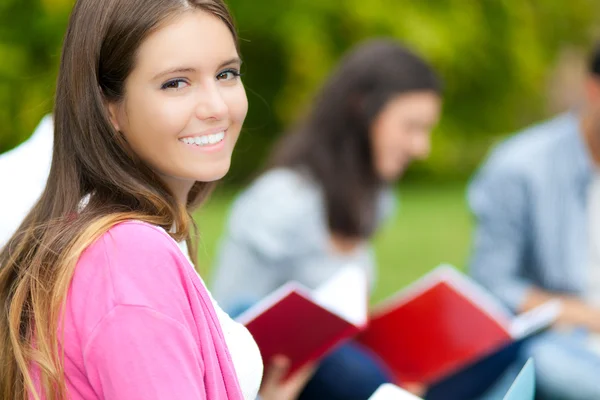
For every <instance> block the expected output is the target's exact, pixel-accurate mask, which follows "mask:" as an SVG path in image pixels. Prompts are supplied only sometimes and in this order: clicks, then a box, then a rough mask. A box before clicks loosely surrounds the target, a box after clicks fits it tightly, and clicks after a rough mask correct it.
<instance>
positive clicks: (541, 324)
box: [510, 300, 562, 339]
mask: <svg viewBox="0 0 600 400" xmlns="http://www.w3.org/2000/svg"><path fill="white" fill-rule="evenodd" d="M561 308H562V306H561V303H560V300H550V301H547V302H545V303H543V304H540V305H539V306H537V307H535V308H533V309H531V310H529V311H527V312H524V313H522V314H520V315H517V316H516V317H515V318H514V319H513V321H512V324H511V327H510V335H511V337H513V338H514V339H520V338H523V337H525V336H528V335H530V334H532V333H534V332H536V331H538V330H540V329H542V328H545V327H547V326H549V325H551V324H552V323H553V322H554V321H556V319H557V318H558V315H559V314H560V312H561Z"/></svg>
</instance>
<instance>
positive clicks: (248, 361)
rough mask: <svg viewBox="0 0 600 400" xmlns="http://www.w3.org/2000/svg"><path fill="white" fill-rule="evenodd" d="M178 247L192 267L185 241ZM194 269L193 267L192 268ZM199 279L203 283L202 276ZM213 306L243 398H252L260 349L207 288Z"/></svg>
mask: <svg viewBox="0 0 600 400" xmlns="http://www.w3.org/2000/svg"><path fill="white" fill-rule="evenodd" d="M177 244H178V245H179V248H180V249H181V251H182V252H183V254H184V255H185V257H186V258H187V259H188V261H190V266H191V267H192V268H193V265H192V263H191V260H190V259H189V251H188V248H187V244H186V243H185V242H179V243H177ZM194 270H195V269H194ZM200 280H201V281H202V283H203V284H204V286H206V284H205V283H204V280H203V279H202V277H200ZM207 292H208V294H209V296H210V298H211V300H212V302H213V306H214V308H215V311H216V314H217V317H218V318H219V322H220V324H221V330H222V331H223V335H224V336H225V343H226V344H227V348H228V350H229V354H230V355H231V359H232V361H233V366H234V367H235V373H236V375H237V378H238V382H239V384H240V388H241V389H242V393H243V394H244V399H246V400H254V399H256V398H257V396H258V390H259V389H260V383H261V381H262V376H263V362H262V357H261V355H260V350H259V349H258V346H257V345H256V342H255V341H254V338H253V337H252V335H251V334H250V332H248V329H246V327H245V326H244V325H242V324H240V323H238V322H236V321H234V320H233V319H231V317H230V316H229V315H228V314H227V313H226V312H225V311H223V309H222V308H221V307H220V306H219V304H218V303H217V302H216V301H215V299H214V298H213V297H212V294H210V291H209V290H207Z"/></svg>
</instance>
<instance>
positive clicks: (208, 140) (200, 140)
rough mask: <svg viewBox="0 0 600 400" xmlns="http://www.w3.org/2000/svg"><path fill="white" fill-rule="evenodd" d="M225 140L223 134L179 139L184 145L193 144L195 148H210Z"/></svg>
mask: <svg viewBox="0 0 600 400" xmlns="http://www.w3.org/2000/svg"><path fill="white" fill-rule="evenodd" d="M223 139H225V132H224V131H223V132H217V133H213V134H210V135H202V136H190V137H185V138H181V139H179V141H180V142H183V143H185V144H193V145H196V146H211V145H214V144H217V143H220V142H222V141H223Z"/></svg>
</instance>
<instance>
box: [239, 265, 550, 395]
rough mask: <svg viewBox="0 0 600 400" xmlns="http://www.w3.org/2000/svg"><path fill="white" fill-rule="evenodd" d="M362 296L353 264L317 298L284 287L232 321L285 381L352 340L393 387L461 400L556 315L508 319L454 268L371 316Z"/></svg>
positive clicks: (362, 280) (362, 282)
mask: <svg viewBox="0 0 600 400" xmlns="http://www.w3.org/2000/svg"><path fill="white" fill-rule="evenodd" d="M367 298H368V289H367V280H366V277H365V275H364V272H363V271H362V269H361V268H359V267H357V266H349V267H347V268H345V269H343V270H342V271H341V272H340V273H338V274H337V275H336V276H334V277H333V278H332V279H331V280H330V281H328V282H326V283H325V284H324V285H323V286H321V287H319V288H318V289H317V290H314V291H311V290H309V289H307V288H306V287H303V286H302V285H300V284H298V283H294V282H290V283H288V284H286V285H284V286H283V287H281V288H280V289H279V290H277V291H275V292H274V293H273V294H271V295H270V296H268V297H267V298H265V299H263V301H261V302H259V303H258V304H256V305H255V306H254V307H252V308H251V309H249V310H248V311H247V312H245V313H244V314H242V315H241V316H240V317H239V318H238V321H239V322H241V323H243V324H244V325H246V327H247V328H248V330H249V331H250V332H251V333H252V335H253V336H254V338H255V340H256V342H257V344H258V347H259V348H260V350H261V353H262V356H263V359H264V360H265V362H268V360H269V359H271V358H272V357H273V356H275V355H277V354H282V355H285V356H287V357H288V358H290V360H291V363H292V366H291V370H290V373H293V372H294V371H295V370H296V369H298V368H300V367H301V366H302V365H304V364H305V363H307V362H310V361H314V360H318V359H319V358H321V357H323V356H324V355H325V354H327V353H328V352H329V351H331V350H333V349H334V348H335V347H336V346H337V345H339V344H340V343H341V342H343V341H344V340H347V339H349V338H356V339H357V340H359V341H360V342H361V343H362V344H363V345H365V346H367V347H369V348H370V349H371V350H373V351H374V352H375V353H377V354H378V355H379V357H380V358H381V359H382V360H383V361H384V362H385V363H386V364H387V366H388V367H389V368H390V370H391V371H392V372H393V374H394V376H395V378H396V380H397V382H418V383H422V384H425V385H426V386H428V387H430V390H432V391H433V393H431V398H436V396H435V392H436V391H437V392H441V393H443V392H444V391H449V390H450V391H455V392H457V393H466V392H465V391H464V390H463V389H464V388H463V386H464V383H465V379H466V382H467V383H466V384H467V385H468V386H472V381H471V378H473V376H474V375H477V379H478V381H477V382H478V384H479V385H481V387H482V389H485V388H484V387H483V384H484V383H485V384H487V385H489V384H491V383H492V382H493V381H494V380H495V379H496V378H497V377H498V376H499V374H500V373H502V371H503V370H504V369H505V368H506V367H507V366H508V365H509V364H510V363H511V362H512V361H513V360H514V357H515V356H516V351H517V349H518V345H520V343H522V341H523V340H525V338H527V337H529V336H530V335H531V334H532V333H534V332H537V331H539V330H541V329H543V328H545V327H547V326H549V325H550V324H551V323H552V322H553V321H554V320H555V319H556V317H557V316H558V313H559V311H560V310H559V306H558V304H557V303H547V304H544V305H542V306H540V307H539V308H537V309H535V310H532V311H531V312H528V313H525V314H523V315H519V316H517V317H514V316H512V315H511V313H510V312H509V310H507V309H506V308H505V307H504V306H503V305H502V304H501V303H500V302H499V301H498V300H496V299H495V298H494V297H493V296H491V295H490V294H489V293H488V292H487V291H486V290H485V289H483V288H482V287H480V286H479V285H477V284H476V283H474V282H473V281H472V280H471V279H469V278H468V277H466V276H465V275H463V274H462V273H460V272H458V271H457V270H456V269H454V268H453V267H451V266H440V267H438V268H436V269H435V270H433V271H432V272H430V273H429V274H427V275H425V276H424V277H423V278H421V279H419V280H417V281H416V282H415V283H413V284H412V285H410V286H409V287H407V288H406V289H404V290H401V291H400V292H398V293H397V294H396V295H394V296H393V297H392V298H391V299H389V300H388V301H386V302H384V303H383V304H381V305H380V306H378V307H376V308H375V310H374V311H373V312H372V313H371V315H370V317H369V313H368V308H367V307H368V306H367V303H368V300H367ZM482 372H485V374H484V376H483V378H482V374H481V373H482ZM469 389H471V388H469ZM461 390H463V391H461ZM469 393H470V392H469ZM428 395H429V393H428ZM428 398H429V397H428ZM439 398H443V397H439ZM461 398H468V397H461Z"/></svg>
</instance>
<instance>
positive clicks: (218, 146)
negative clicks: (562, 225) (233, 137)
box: [178, 129, 228, 153]
mask: <svg viewBox="0 0 600 400" xmlns="http://www.w3.org/2000/svg"><path fill="white" fill-rule="evenodd" d="M207 132H208V133H203V134H202V135H199V134H195V135H191V136H182V137H181V139H179V140H178V142H179V143H181V144H182V145H183V146H186V148H187V149H190V150H192V151H194V152H196V151H197V152H202V153H214V152H218V151H221V150H222V149H224V148H225V142H226V141H227V136H228V134H227V130H226V129H219V130H211V131H207ZM219 132H223V133H224V134H225V135H224V138H223V140H221V141H220V142H218V143H214V144H205V145H202V146H198V145H192V144H187V143H184V142H183V140H182V139H184V138H191V137H196V136H204V135H211V134H214V133H219Z"/></svg>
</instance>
